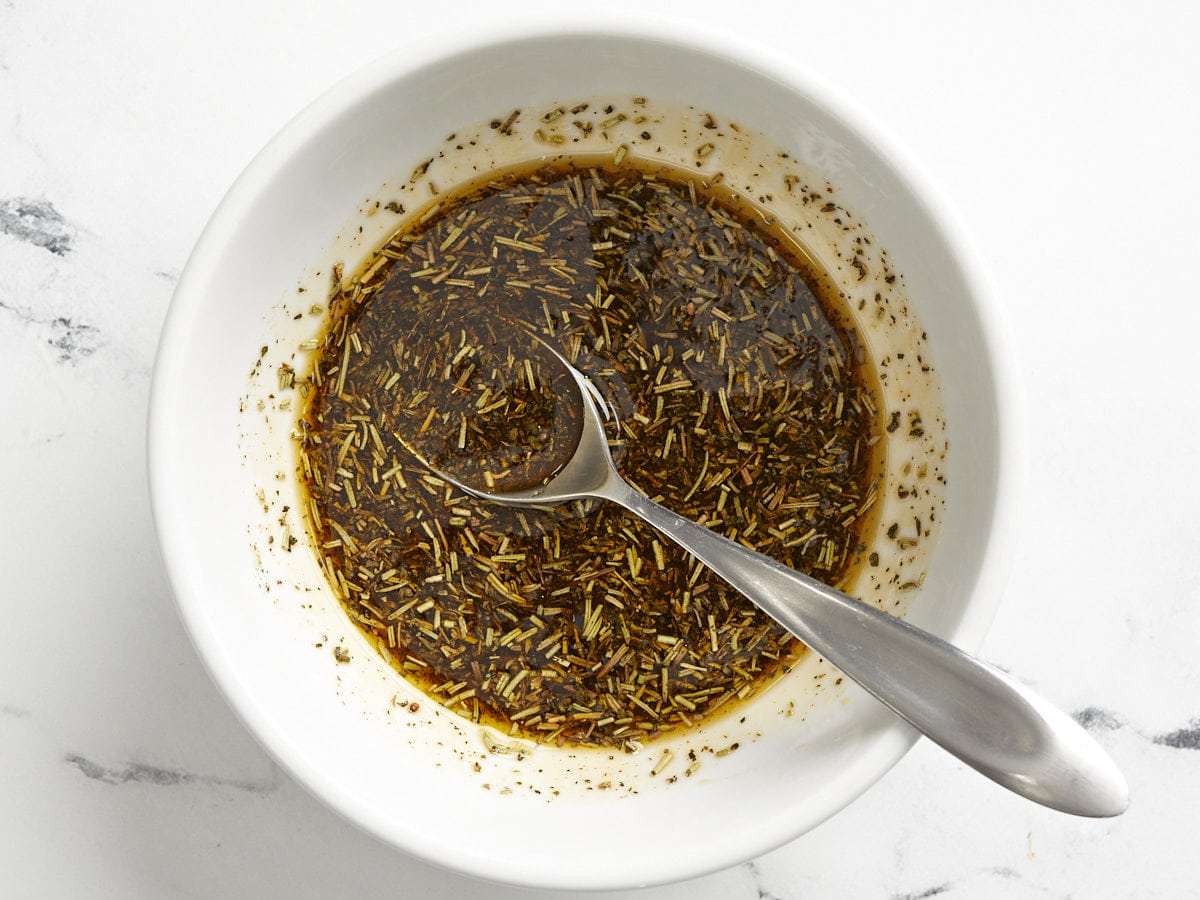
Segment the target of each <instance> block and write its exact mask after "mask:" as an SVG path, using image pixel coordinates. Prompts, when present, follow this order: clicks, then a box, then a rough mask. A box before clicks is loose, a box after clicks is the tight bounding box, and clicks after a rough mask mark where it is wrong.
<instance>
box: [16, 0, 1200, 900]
mask: <svg viewBox="0 0 1200 900" xmlns="http://www.w3.org/2000/svg"><path fill="white" fill-rule="evenodd" d="M637 5H638V4H634V3H627V2H621V0H612V2H610V3H609V4H607V7H606V8H611V9H621V8H625V7H629V8H634V7H636V6H637ZM300 6H301V5H299V4H290V3H286V2H283V0H236V2H233V0H214V2H209V3H204V4H182V3H166V4H164V3H154V2H150V0H119V2H109V3H103V4H88V3H83V2H79V0H76V2H70V0H39V2H22V0H0V373H2V375H3V385H4V390H3V392H2V393H0V498H2V500H0V503H2V507H0V573H3V580H2V581H0V622H3V628H2V629H0V809H3V810H4V815H3V817H0V894H3V895H4V896H10V897H18V896H19V897H83V896H87V897H155V898H158V897H203V898H209V897H212V898H218V897H219V898H231V897H261V896H292V897H325V896H345V897H351V896H403V897H484V896H486V897H489V898H506V897H518V896H523V892H521V891H519V890H516V889H513V888H507V887H497V886H493V885H485V884H481V883H479V882H475V881H470V880H467V879H464V878H460V877H458V876H456V875H453V874H448V873H445V872H442V871H440V870H437V869H434V868H432V867H430V866H427V865H425V864H423V863H421V862H419V861H416V860H414V859H412V858H409V857H407V856H405V855H403V854H401V853H399V852H397V851H395V850H393V849H390V848H388V847H386V846H383V845H381V844H379V843H377V842H376V841H374V840H373V839H372V838H369V837H367V836H365V835H364V834H363V833H361V832H360V831H358V830H357V829H356V828H355V827H353V826H351V825H349V824H347V823H346V822H344V821H342V820H341V819H340V818H338V817H337V816H336V815H334V814H333V813H332V812H330V811H329V810H328V809H326V808H325V807H324V806H323V805H321V804H320V803H319V802H317V801H316V800H314V799H313V798H312V797H310V796H309V794H308V793H307V792H306V791H305V790H304V789H303V788H302V787H300V786H299V785H298V784H296V783H294V782H293V781H292V780H291V779H290V778H289V777H287V776H286V775H284V774H283V773H282V772H281V771H280V770H279V769H278V768H277V767H276V766H275V765H274V764H273V762H272V761H271V760H270V758H268V756H267V755H266V754H265V753H264V752H263V751H262V750H261V749H260V748H259V747H258V745H257V744H256V743H255V741H254V739H253V738H252V737H251V736H250V735H249V734H248V733H247V732H246V731H245V730H244V729H243V727H242V726H241V724H240V723H239V722H238V721H237V720H236V719H235V718H234V715H233V714H232V713H231V712H230V710H229V709H228V708H227V706H226V704H225V702H224V700H223V699H222V698H221V696H220V695H219V694H218V693H217V692H216V690H215V689H214V687H213V686H212V684H211V683H210V681H209V679H208V677H207V676H206V674H205V672H204V670H203V668H202V666H201V664H200V662H199V660H198V658H197V657H196V655H195V653H194V651H193V649H192V647H191V645H190V643H189V641H188V638H187V636H186V634H185V633H184V631H183V628H182V627H181V625H180V622H179V619H178V617H177V615H176V612H175V609H174V606H173V603H172V600H171V598H170V595H169V592H168V589H167V584H166V578H165V575H164V572H163V567H162V563H161V562H160V560H159V558H158V554H157V551H156V545H155V538H154V529H153V524H152V522H151V517H150V511H149V505H148V498H147V488H146V478H145V471H144V470H145V450H144V425H145V415H146V401H147V393H148V389H149V383H150V372H151V366H152V362H153V357H154V350H155V343H156V340H157V337H158V332H159V329H160V326H161V324H162V321H163V317H164V315H165V313H166V310H167V306H168V303H169V301H170V297H171V292H172V289H173V286H174V283H175V281H176V279H177V277H178V275H179V272H180V269H181V268H182V266H183V264H184V262H185V260H186V259H187V255H188V252H189V249H190V248H191V246H192V244H193V243H194V241H195V240H196V238H197V236H198V234H199V232H200V230H201V229H202V227H203V225H204V223H205V220H206V219H207V217H208V215H209V214H210V212H211V211H212V209H213V208H214V206H215V205H216V204H217V202H218V201H219V200H220V198H221V196H222V194H223V193H224V191H225V190H226V189H227V188H228V186H229V184H230V183H231V182H232V180H233V179H234V178H235V177H236V176H237V174H238V172H239V171H240V170H241V169H242V167H243V166H244V165H245V164H246V163H247V161H248V160H249V159H250V158H251V157H252V156H253V154H254V153H255V152H256V151H257V150H258V148H259V147H261V146H262V144H263V143H264V142H265V141H266V140H267V139H268V138H269V137H270V136H271V134H272V133H274V132H275V131H276V130H277V129H278V128H279V127H280V126H281V125H282V124H283V123H284V122H285V121H286V120H287V119H288V118H289V117H290V116H291V115H293V114H294V113H295V112H296V111H297V110H299V109H300V108H301V107H302V106H303V105H304V104H305V103H307V102H308V101H309V100H311V99H312V98H313V97H315V96H316V95H317V94H318V93H320V92H321V91H322V90H323V89H324V88H325V87H327V86H328V85H329V84H330V83H331V82H333V81H335V80H336V79H337V78H339V77H340V76H342V75H344V74H346V73H348V72H349V71H351V70H352V69H354V68H356V67H357V66H358V65H360V64H361V63H363V62H365V61H367V60H370V59H372V58H374V57H376V56H378V55H380V54H382V53H384V52H385V51H387V50H390V49H392V48H394V47H395V46H397V45H399V44H402V43H403V42H406V41H413V40H419V39H420V38H421V36H422V35H424V34H428V33H432V32H434V31H441V30H445V29H447V28H449V27H452V26H453V25H454V23H455V22H458V21H464V20H467V19H470V18H472V17H475V16H480V15H485V14H486V12H485V11H486V10H487V8H488V4H486V3H484V2H482V0H457V2H451V3H446V4H440V5H434V8H432V9H429V10H426V9H425V8H423V7H419V6H416V5H414V4H403V3H395V4H386V5H385V4H379V3H373V2H368V0H341V2H338V3H332V2H323V3H312V4H303V5H302V6H303V10H301V9H299V7H300ZM559 6H560V4H556V3H536V4H509V5H508V9H509V13H508V14H509V15H513V16H517V15H530V16H533V15H536V14H537V12H538V11H539V10H544V11H549V10H554V9H556V8H559ZM293 7H297V8H293ZM1101 7H1103V9H1101ZM658 8H659V9H661V10H662V11H664V12H671V13H674V14H676V15H679V16H683V17H697V18H700V19H704V20H707V21H711V22H717V23H720V24H721V25H722V27H727V28H728V29H729V30H731V31H734V32H737V33H739V34H742V35H744V36H746V37H749V38H752V39H756V40H759V41H761V42H764V43H766V44H769V45H773V46H775V47H777V48H781V49H786V50H788V51H789V52H792V53H794V54H796V56H797V57H799V58H800V59H802V60H803V61H804V62H806V63H807V64H808V65H810V66H811V67H813V68H814V69H817V70H819V71H821V72H822V73H824V74H825V75H826V77H827V78H829V79H830V80H832V81H833V82H834V83H835V84H837V85H838V86H840V87H841V88H842V89H844V90H845V91H847V92H849V93H850V94H852V95H853V96H854V97H855V98H856V99H857V100H858V101H860V102H861V103H862V104H863V105H864V106H865V107H867V108H868V109H869V110H870V111H871V112H872V113H874V114H875V115H876V116H877V117H878V118H879V119H880V120H881V121H882V122H883V123H884V124H885V125H886V126H887V127H888V128H890V129H891V130H892V131H893V132H895V133H896V134H897V135H898V136H899V137H900V138H901V140H902V141H903V142H905V143H906V144H907V145H908V146H909V148H910V149H911V150H912V151H913V152H914V153H915V154H916V156H917V157H918V158H919V159H920V160H921V161H922V162H923V163H924V164H925V166H926V167H927V168H928V170H929V171H930V172H931V174H932V175H933V177H934V178H935V180H937V181H938V182H940V183H941V185H942V186H943V187H944V188H945V189H946V191H947V193H948V194H949V195H950V197H951V198H952V199H953V201H954V202H955V203H956V205H957V206H958V208H959V210H960V211H961V213H962V215H963V217H964V218H965V220H966V222H967V223H968V225H969V227H970V229H971V230H972V232H973V234H974V236H975V238H976V239H977V241H978V242H979V243H980V245H981V246H982V247H983V249H984V253H985V255H986V257H987V259H988V260H989V262H990V264H991V266H992V268H993V272H994V275H995V278H996V281H997V283H998V285H999V287H1000V290H1001V293H1002V294H1003V295H1004V297H1005V298H1006V300H1007V303H1008V307H1009V312H1010V316H1011V319H1012V322H1013V324H1014V326H1015V330H1016V333H1017V335H1018V336H1019V349H1020V354H1021V366H1022V373H1021V374H1022V376H1023V379H1024V382H1025V388H1026V391H1027V398H1028V406H1027V414H1028V424H1029V438H1030V454H1029V456H1030V460H1031V464H1030V469H1029V472H1028V477H1027V485H1028V492H1027V497H1026V502H1025V506H1024V512H1023V516H1022V519H1021V525H1022V529H1023V535H1022V540H1021V543H1020V548H1019V552H1018V554H1017V559H1016V563H1015V568H1014V571H1013V576H1012V580H1011V583H1010V587H1009V589H1008V593H1007V597H1006V601H1005V603H1004V605H1003V607H1002V609H1001V611H1000V613H999V615H998V617H997V619H996V622H995V626H994V628H993V630H992V632H991V634H990V636H989V638H988V640H987V642H986V644H985V646H984V648H983V655H984V656H985V657H986V658H988V659H990V660H991V661H993V662H995V663H997V664H998V665H1000V666H1002V667H1003V668H1005V669H1008V670H1010V671H1012V672H1014V673H1016V674H1017V675H1018V676H1019V677H1021V678H1022V679H1023V680H1025V681H1027V682H1028V683H1030V684H1031V685H1032V686H1033V687H1035V688H1036V689H1037V690H1039V691H1041V692H1042V693H1044V694H1045V695H1047V696H1048V697H1050V698H1051V699H1052V700H1054V701H1055V702H1056V703H1058V704H1059V705H1061V706H1062V707H1063V708H1064V709H1066V710H1068V711H1070V712H1071V713H1072V714H1073V715H1074V716H1075V717H1076V718H1077V719H1078V720H1080V721H1081V722H1082V723H1083V724H1084V725H1085V726H1087V727H1088V728H1089V729H1090V730H1091V731H1092V732H1093V733H1094V734H1095V735H1096V737H1097V738H1098V739H1099V740H1100V742H1101V743H1102V744H1103V745H1104V746H1105V747H1106V748H1107V749H1108V750H1109V751H1110V752H1111V753H1112V755H1113V756H1114V757H1115V758H1116V759H1117V761H1118V762H1119V764H1120V765H1121V766H1122V768H1123V769H1124V771H1125V772H1126V774H1127V776H1128V778H1129V781H1130V784H1131V788H1132V793H1133V805H1132V807H1131V809H1130V810H1129V812H1128V813H1127V814H1125V815H1124V816H1122V817H1120V818H1118V819H1114V820H1105V821H1090V820H1083V819H1075V818H1071V817H1068V816H1064V815H1061V814H1057V813H1053V812H1050V811H1047V810H1043V809H1041V808H1038V807H1035V806H1033V805H1031V804H1029V803H1026V802H1023V801H1020V800H1018V799H1016V798H1015V797H1012V796H1010V795H1008V794H1006V793H1005V792H1003V791H1001V790H1000V789H999V788H996V787H994V786H993V785H992V784H991V783H989V782H986V781H984V780H983V779H981V778H979V777H978V776H976V775H975V774H974V773H972V772H971V771H970V770H969V769H967V768H966V767H965V766H963V765H962V764H960V763H958V762H956V761H954V760H952V759H951V758H949V757H948V756H946V755H945V754H944V753H942V752H940V751H939V750H937V749H936V748H935V747H933V746H932V745H930V744H929V743H928V742H921V743H919V744H918V745H917V747H916V748H915V749H914V750H913V752H911V753H910V754H909V755H908V756H907V757H906V758H905V759H904V760H903V761H902V762H901V763H900V764H899V765H897V766H896V767H895V769H894V770H893V771H892V772H891V773H889V774H888V775H887V776H886V777H885V778H884V779H883V780H882V781H881V782H880V783H879V784H878V785H877V786H876V787H875V788H873V789H872V790H871V791H869V792H868V793H867V795H866V796H864V797H863V798H862V799H861V800H860V801H858V802H857V803H855V804H854V805H852V806H851V807H850V808H848V809H847V810H845V811H844V812H843V813H841V814H840V815H838V816H836V817H835V818H834V819H832V820H831V821H829V822H828V823H826V824H825V825H823V826H821V827H820V828H818V829H816V830H815V831H813V832H812V833H810V834H808V835H806V836H805V837H803V838H801V839H799V840H797V841H795V842H793V843H791V844H789V845H787V846H785V847H783V848H781V849H779V850H776V851H774V852H772V853H769V854H767V855H766V856H764V857H762V858H760V859H757V860H755V861H753V862H748V863H745V864H744V865H741V866H738V867H736V868H733V869H730V870H728V871H725V872H721V873H719V874H715V875H712V876H709V877H705V878H702V879H698V880H696V881H693V882H690V883H686V884H680V885H674V886H668V887H663V888H657V889H653V890H650V891H648V892H644V893H639V894H638V896H644V897H648V898H649V897H652V898H656V900H657V898H663V900H666V898H685V897H686V898H714V900H715V898H747V900H749V898H756V897H757V898H812V897H819V898H824V897H831V898H841V897H847V898H871V897H878V898H888V897H891V898H918V897H932V896H938V897H963V898H968V897H969V898H977V897H1071V896H1075V897H1088V898H1094V897H1129V896H1139V897H1179V896H1200V862H1197V854H1196V849H1195V840H1196V839H1195V834H1196V823H1197V810H1198V809H1200V575H1198V574H1197V571H1200V566H1198V565H1197V563H1200V553H1198V552H1197V549H1196V548H1197V540H1196V537H1195V534H1196V528H1195V525H1194V517H1195V513H1196V510H1197V508H1200V478H1198V477H1197V474H1196V464H1195V460H1196V459H1197V458H1198V455H1200V426H1198V425H1197V418H1198V414H1200V405H1198V404H1197V400H1196V391H1195V388H1194V362H1193V359H1194V346H1195V340H1196V335H1197V334H1200V303H1198V302H1197V297H1196V288H1195V283H1194V282H1195V278H1194V269H1195V261H1196V259H1197V258H1198V256H1200V218H1198V217H1197V214H1196V210H1197V209H1200V166H1198V165H1197V160H1200V105H1198V104H1197V102H1196V96H1197V91H1198V90H1200V55H1198V54H1197V52H1196V47H1195V44H1196V36H1197V35H1200V8H1197V7H1195V6H1192V5H1189V4H1184V3H1178V2H1169V0H1160V2H1149V3H1143V4H1137V5H1134V4H1126V5H1123V6H1122V5H1113V4H1087V3H1082V2H1071V3H1060V4H1042V3H1036V2H1032V0H1020V2H1016V3H1011V4H986V5H985V4H961V3H954V2H921V3H917V4H893V3H889V2H884V0H863V2H860V3H856V4H854V5H853V6H852V7H846V6H843V5H840V4H787V5H786V6H784V5H776V4H771V3H767V2H755V0H743V2H741V3H739V4H737V5H736V7H731V6H730V4H728V3H722V2H710V0H694V2H690V3H686V4H683V3H661V4H658ZM734 8H736V10H737V12H738V15H737V18H736V20H735V19H733V18H731V10H732V9H734ZM513 10H515V11H513ZM614 896H617V895H614ZM622 896H625V895H622ZM628 896H633V892H630V893H629V894H628Z"/></svg>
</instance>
